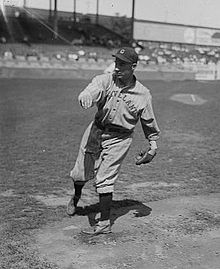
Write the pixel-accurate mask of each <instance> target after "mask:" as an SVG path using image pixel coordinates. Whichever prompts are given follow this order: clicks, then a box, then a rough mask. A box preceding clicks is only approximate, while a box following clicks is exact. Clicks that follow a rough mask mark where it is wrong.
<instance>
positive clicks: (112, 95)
mask: <svg viewBox="0 0 220 269" xmlns="http://www.w3.org/2000/svg"><path fill="white" fill-rule="evenodd" d="M117 94H118V91H117V90H112V91H110V92H109V93H108V100H110V99H111V98H112V97H115V96H117Z"/></svg>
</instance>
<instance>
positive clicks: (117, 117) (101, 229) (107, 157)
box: [67, 47, 160, 235]
mask: <svg viewBox="0 0 220 269" xmlns="http://www.w3.org/2000/svg"><path fill="white" fill-rule="evenodd" d="M113 56H114V57H115V70H114V72H113V73H106V74H102V75H98V76H96V77H95V78H93V80H92V81H91V83H90V84H89V85H88V86H87V87H86V88H85V89H84V90H83V91H82V92H81V93H80V95H79V97H78V100H79V103H80V105H81V106H82V108H84V109H88V108H90V107H92V106H94V105H96V106H97V109H98V111H97V113H96V115H95V118H94V120H93V121H92V122H91V123H90V124H89V126H88V127H87V129H86V131H85V133H84V135H83V137H82V140H81V144H80V148H79V153H78V157H77V159H76V162H75V166H74V168H73V169H72V170H71V172H70V176H71V177H72V179H73V181H74V195H73V196H72V197H71V200H70V201H69V203H68V205H67V214H68V215H70V216H71V215H74V214H75V213H76V207H77V203H78V201H79V199H80V197H81V194H82V188H83V186H84V185H85V183H86V182H87V181H89V180H91V179H94V178H95V188H96V192H97V193H98V195H99V205H100V219H99V221H98V222H97V224H96V225H95V226H94V227H89V228H88V229H85V230H84V231H83V232H84V233H87V234H92V235H98V234H103V233H110V232H111V224H110V209H111V202H112V196H113V192H114V184H115V181H116V179H117V177H118V173H119V169H120V167H121V164H122V161H123V160H124V158H125V156H126V155H127V153H128V150H129V148H130V145H131V142H132V139H133V135H134V129H135V125H136V124H137V122H138V120H140V122H141V125H142V129H143V132H144V135H145V137H146V140H147V141H148V146H147V145H146V148H147V150H145V151H143V152H141V153H140V154H139V156H138V158H137V159H136V164H137V165H141V164H145V163H149V162H151V161H152V160H153V158H154V157H155V155H156V151H157V143H156V140H157V139H158V138H159V133H160V130H159V128H158V125H157V122H156V119H155V116H154V112H153V108H152V97H151V94H150V91H149V90H148V89H147V88H146V87H144V86H143V85H142V84H141V83H140V82H139V81H137V80H136V77H135V75H134V74H133V73H134V70H135V68H136V66H137V62H138V55H137V53H136V52H135V50H134V49H133V48H129V47H124V48H121V49H119V50H118V52H117V53H116V54H115V55H113Z"/></svg>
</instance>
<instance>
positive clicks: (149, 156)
mask: <svg viewBox="0 0 220 269" xmlns="http://www.w3.org/2000/svg"><path fill="white" fill-rule="evenodd" d="M156 154H157V153H156V150H155V149H150V150H149V151H146V150H145V151H141V152H140V153H139V155H138V156H137V158H136V165H141V164H146V163H150V162H151V161H152V160H153V158H154V157H155V156H156Z"/></svg>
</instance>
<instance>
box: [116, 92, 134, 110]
mask: <svg viewBox="0 0 220 269" xmlns="http://www.w3.org/2000/svg"><path fill="white" fill-rule="evenodd" d="M118 98H120V99H122V100H123V101H124V102H125V104H126V105H127V106H128V108H129V110H130V111H131V112H132V113H135V114H137V113H138V109H137V107H136V106H135V105H134V103H133V102H132V100H130V99H129V96H128V95H127V94H122V93H120V94H119V96H118Z"/></svg>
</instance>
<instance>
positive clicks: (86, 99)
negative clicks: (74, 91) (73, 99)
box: [78, 92, 92, 109]
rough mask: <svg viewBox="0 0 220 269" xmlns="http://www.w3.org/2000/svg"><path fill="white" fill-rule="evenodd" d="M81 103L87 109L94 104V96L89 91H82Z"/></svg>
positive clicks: (79, 99)
mask: <svg viewBox="0 0 220 269" xmlns="http://www.w3.org/2000/svg"><path fill="white" fill-rule="evenodd" d="M78 101H79V104H80V105H81V107H82V108H84V109H87V108H89V107H91V106H92V96H91V94H90V93H88V92H81V93H80V95H79V97H78Z"/></svg>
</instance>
